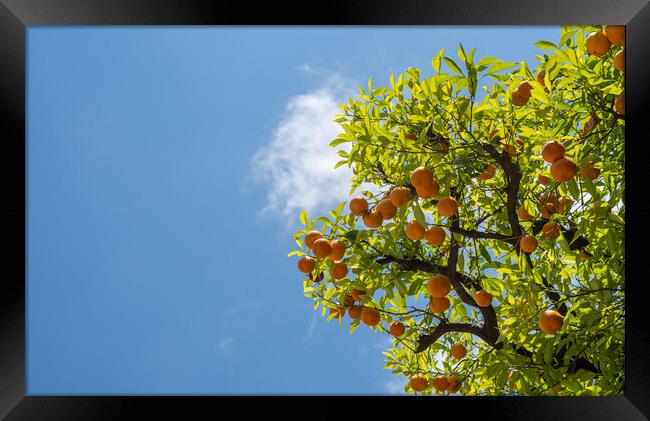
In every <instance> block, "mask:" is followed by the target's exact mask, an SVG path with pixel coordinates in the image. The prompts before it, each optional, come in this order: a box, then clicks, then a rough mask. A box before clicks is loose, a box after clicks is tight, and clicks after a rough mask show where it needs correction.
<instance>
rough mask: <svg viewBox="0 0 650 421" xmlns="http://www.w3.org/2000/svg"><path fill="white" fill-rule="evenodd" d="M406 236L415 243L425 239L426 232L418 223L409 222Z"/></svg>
mask: <svg viewBox="0 0 650 421" xmlns="http://www.w3.org/2000/svg"><path fill="white" fill-rule="evenodd" d="M405 231H406V236H407V237H408V238H410V239H411V240H413V241H419V240H421V239H422V237H424V233H425V232H426V230H425V229H424V227H423V226H422V225H420V223H419V222H418V221H412V222H409V224H408V225H407V226H406V230H405Z"/></svg>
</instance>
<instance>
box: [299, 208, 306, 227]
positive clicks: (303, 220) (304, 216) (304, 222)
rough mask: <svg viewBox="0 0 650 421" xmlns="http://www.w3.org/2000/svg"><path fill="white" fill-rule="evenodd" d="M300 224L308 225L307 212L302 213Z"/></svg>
mask: <svg viewBox="0 0 650 421" xmlns="http://www.w3.org/2000/svg"><path fill="white" fill-rule="evenodd" d="M300 222H301V223H302V224H303V225H307V211H305V210H303V211H302V212H300Z"/></svg>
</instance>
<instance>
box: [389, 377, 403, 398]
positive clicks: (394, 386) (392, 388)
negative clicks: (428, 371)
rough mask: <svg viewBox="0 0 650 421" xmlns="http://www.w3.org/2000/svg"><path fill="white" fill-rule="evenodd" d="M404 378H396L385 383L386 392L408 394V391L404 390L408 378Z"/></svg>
mask: <svg viewBox="0 0 650 421" xmlns="http://www.w3.org/2000/svg"><path fill="white" fill-rule="evenodd" d="M404 379H405V378H404ZM404 379H394V380H389V381H387V382H386V383H384V387H385V388H386V393H388V394H389V395H406V392H404V385H405V384H406V380H404Z"/></svg>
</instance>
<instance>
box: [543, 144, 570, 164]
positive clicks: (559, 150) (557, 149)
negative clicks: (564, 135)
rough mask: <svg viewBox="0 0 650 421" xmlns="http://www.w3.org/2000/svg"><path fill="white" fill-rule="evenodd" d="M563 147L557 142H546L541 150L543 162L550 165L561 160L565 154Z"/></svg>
mask: <svg viewBox="0 0 650 421" xmlns="http://www.w3.org/2000/svg"><path fill="white" fill-rule="evenodd" d="M565 152H566V151H565V149H564V145H563V144H561V143H560V142H558V141H557V140H552V141H550V142H547V143H546V144H545V145H544V148H543V149H542V158H543V159H544V161H546V162H548V163H550V164H552V163H553V162H555V161H556V160H558V159H560V158H562V157H563V156H564V154H565Z"/></svg>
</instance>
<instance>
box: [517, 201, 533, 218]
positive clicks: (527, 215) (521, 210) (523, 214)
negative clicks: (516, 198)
mask: <svg viewBox="0 0 650 421" xmlns="http://www.w3.org/2000/svg"><path fill="white" fill-rule="evenodd" d="M517 216H518V217H519V220H521V221H532V220H533V219H534V218H533V215H531V214H530V213H528V211H527V210H526V207H525V206H524V205H521V206H519V209H517Z"/></svg>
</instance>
